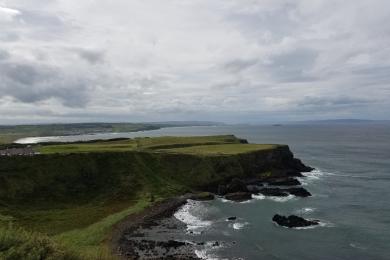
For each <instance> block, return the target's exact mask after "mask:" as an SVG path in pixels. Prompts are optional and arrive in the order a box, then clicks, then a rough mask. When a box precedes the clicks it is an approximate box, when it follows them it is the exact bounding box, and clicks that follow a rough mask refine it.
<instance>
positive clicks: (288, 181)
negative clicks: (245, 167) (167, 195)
mask: <svg viewBox="0 0 390 260" xmlns="http://www.w3.org/2000/svg"><path fill="white" fill-rule="evenodd" d="M302 176H303V175H302ZM299 184H300V183H299V181H298V180H297V179H295V178H294V177H291V176H287V177H282V178H272V179H271V178H257V179H253V178H252V179H244V180H240V179H237V178H234V179H232V180H231V182H230V183H228V184H227V185H226V186H225V187H222V186H221V185H219V187H218V190H219V191H218V193H217V194H216V195H214V194H212V193H210V192H202V193H198V194H186V195H183V196H180V197H176V198H171V199H167V200H165V201H162V202H158V203H156V204H155V205H154V206H152V207H150V208H147V209H146V210H144V211H143V212H141V213H139V214H135V215H132V216H129V217H128V218H127V219H126V220H125V221H123V222H122V223H120V224H119V225H118V226H117V227H116V230H115V232H114V233H115V234H116V239H114V240H113V247H114V250H115V253H116V255H118V256H120V257H121V258H122V259H189V260H192V259H201V258H199V257H198V256H197V255H196V253H195V251H196V249H199V248H201V247H202V246H203V245H204V244H205V243H206V241H201V240H199V238H198V237H196V236H188V234H186V228H187V226H186V224H185V223H183V222H181V221H180V220H179V219H177V218H175V217H174V214H175V212H176V211H177V210H178V209H179V208H180V207H182V206H183V205H185V204H186V203H187V201H188V200H189V199H191V200H198V201H206V200H213V199H214V197H215V196H219V197H222V198H225V199H228V200H232V201H235V202H242V201H245V200H250V199H252V195H253V194H262V195H264V196H280V197H285V196H288V195H290V194H291V195H294V196H297V197H307V196H311V194H310V192H308V191H307V190H306V189H304V188H302V187H297V185H299ZM275 216H276V217H274V219H273V221H274V222H276V223H277V224H279V225H281V226H286V227H290V228H291V227H295V226H296V227H302V226H308V225H316V224H318V222H314V221H312V222H311V221H307V220H304V219H301V218H300V219H297V218H295V216H293V217H287V218H286V217H283V216H279V215H278V214H276V215H275ZM226 219H227V221H230V220H234V219H235V217H234V216H227V218H226ZM294 225H295V226H294ZM114 237H115V236H114ZM207 242H210V241H207ZM212 242H213V243H214V245H215V246H218V245H219V244H220V243H223V242H221V241H212Z"/></svg>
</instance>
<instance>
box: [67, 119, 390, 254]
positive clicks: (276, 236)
mask: <svg viewBox="0 0 390 260" xmlns="http://www.w3.org/2000/svg"><path fill="white" fill-rule="evenodd" d="M210 134H235V135H237V136H238V137H241V138H246V139H248V140H249V141H250V142H253V143H283V144H288V145H289V146H290V148H291V150H292V151H293V152H294V154H295V156H296V157H298V158H300V159H302V160H303V161H304V162H305V163H306V164H308V165H310V166H313V167H315V168H316V169H317V170H316V171H315V172H314V173H313V174H311V176H310V177H308V178H306V179H304V180H303V181H304V182H305V184H306V185H305V188H307V189H308V190H309V191H310V192H311V193H312V194H313V197H309V198H302V199H299V198H289V199H287V200H283V201H276V200H272V199H264V198H261V197H260V198H258V199H255V200H252V201H251V202H249V203H231V202H225V201H223V200H220V199H219V200H215V201H213V202H204V203H202V204H195V205H194V206H193V207H187V208H186V209H185V210H186V212H184V213H186V214H192V215H193V217H195V218H192V220H191V221H193V222H194V223H193V225H194V226H195V227H193V228H194V229H195V230H196V229H197V230H198V231H201V234H198V235H196V234H195V235H194V236H201V238H202V239H203V240H206V241H225V242H226V243H224V244H223V246H222V247H219V248H212V247H206V249H207V250H204V249H205V248H203V249H200V250H199V252H198V253H199V254H200V255H203V256H205V257H208V258H213V257H214V258H218V259H220V258H226V259H240V258H241V259H390V126H389V125H379V124H378V125H375V124H370V125H368V124H366V125H358V124H352V125H296V126H294V125H288V126H287V125H286V126H281V127H275V126H218V127H183V128H166V129H161V130H157V131H149V132H140V133H130V134H120V135H119V134H118V135H115V136H116V137H120V136H126V137H134V136H158V135H210ZM106 136H107V137H106ZM103 137H106V138H112V137H113V135H97V136H96V135H95V136H94V137H93V138H103ZM71 138H72V137H66V138H65V139H66V140H69V139H70V140H72V139H71ZM74 138H76V139H75V140H77V139H80V137H74ZM83 138H89V137H88V136H87V137H85V136H84V137H83ZM275 213H279V214H285V215H289V214H300V215H303V216H305V217H306V218H314V219H319V220H321V222H322V223H323V225H322V226H321V227H316V228H314V229H301V230H294V229H286V228H282V227H279V226H276V225H275V224H274V223H272V221H271V219H272V216H273V215H274V214H275ZM229 216H237V217H238V219H237V221H235V222H227V221H225V219H226V217H229ZM197 222H199V223H197ZM195 233H197V232H195Z"/></svg>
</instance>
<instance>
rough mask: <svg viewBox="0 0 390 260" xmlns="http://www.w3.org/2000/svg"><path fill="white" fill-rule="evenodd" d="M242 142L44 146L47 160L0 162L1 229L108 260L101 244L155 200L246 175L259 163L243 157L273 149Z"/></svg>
mask: <svg viewBox="0 0 390 260" xmlns="http://www.w3.org/2000/svg"><path fill="white" fill-rule="evenodd" d="M241 142H242V141H241V140H239V139H237V138H235V137H234V136H217V137H185V138H183V137H182V138H177V137H160V138H138V139H133V140H120V141H112V142H107V141H105V142H97V143H80V144H64V145H45V146H42V147H40V149H41V152H43V153H47V154H45V155H38V156H33V157H12V158H0V223H3V226H4V225H5V223H9V222H12V223H14V225H16V226H22V227H25V228H28V229H32V230H35V231H39V232H41V233H45V234H49V235H50V236H51V237H52V238H53V239H54V240H55V241H57V242H58V243H60V244H62V245H65V246H66V248H68V249H70V250H72V251H74V252H76V254H83V258H85V259H99V258H102V259H109V258H110V256H109V252H108V250H107V248H106V247H105V246H104V243H103V242H104V240H105V238H106V235H107V233H108V231H109V230H110V228H111V226H112V225H113V224H115V223H116V222H118V221H119V220H121V219H122V218H124V217H125V216H127V215H128V214H131V213H135V212H139V211H141V210H142V209H144V208H145V207H147V206H149V205H150V204H151V202H150V198H151V194H153V197H154V198H155V199H163V198H167V197H170V196H174V195H176V194H181V193H183V192H185V191H189V190H192V189H197V188H198V187H202V186H204V185H208V184H210V183H211V182H214V183H217V182H220V181H222V180H223V179H226V178H230V177H233V176H239V175H243V174H245V172H247V171H248V169H244V168H245V167H246V165H247V163H246V162H247V161H248V160H254V158H255V157H253V156H255V155H250V154H248V155H245V156H241V155H240V154H242V153H244V154H245V153H247V152H249V151H257V150H259V151H260V152H261V151H264V152H267V151H271V150H272V148H275V147H274V146H268V145H265V146H264V145H263V146H262V145H250V144H242V143H241ZM200 144H204V145H203V146H201V145H200ZM224 147H225V148H226V149H224ZM169 148H170V149H169ZM269 149H271V150H269ZM90 151H94V152H93V153H90ZM167 151H169V152H167ZM85 152H88V153H85ZM107 152H109V153H107ZM57 153H60V154H57ZM211 154H213V155H217V156H209V155H211ZM199 155H202V156H199ZM251 156H252V157H251ZM248 165H249V164H248ZM0 251H1V250H0Z"/></svg>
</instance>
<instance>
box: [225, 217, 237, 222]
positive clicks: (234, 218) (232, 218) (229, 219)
mask: <svg viewBox="0 0 390 260" xmlns="http://www.w3.org/2000/svg"><path fill="white" fill-rule="evenodd" d="M236 219H237V217H228V218H227V219H226V220H228V221H233V220H236Z"/></svg>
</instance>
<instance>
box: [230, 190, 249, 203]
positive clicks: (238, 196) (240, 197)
mask: <svg viewBox="0 0 390 260" xmlns="http://www.w3.org/2000/svg"><path fill="white" fill-rule="evenodd" d="M225 199H227V200H232V201H236V202H242V201H247V200H251V199H252V194H251V193H249V192H234V193H228V194H226V195H225Z"/></svg>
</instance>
